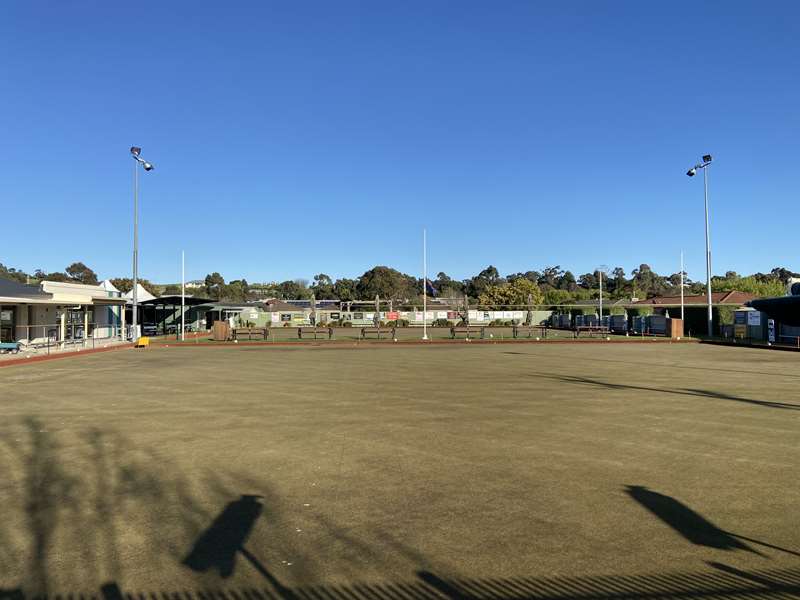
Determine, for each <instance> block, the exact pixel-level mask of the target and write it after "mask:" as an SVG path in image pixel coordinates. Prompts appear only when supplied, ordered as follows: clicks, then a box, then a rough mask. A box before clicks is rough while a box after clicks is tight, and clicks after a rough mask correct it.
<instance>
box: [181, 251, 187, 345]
mask: <svg viewBox="0 0 800 600" xmlns="http://www.w3.org/2000/svg"><path fill="white" fill-rule="evenodd" d="M185 310H186V252H185V251H184V250H181V341H184V340H185V339H186V323H185V321H184V311H185Z"/></svg>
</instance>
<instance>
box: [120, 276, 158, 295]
mask: <svg viewBox="0 0 800 600" xmlns="http://www.w3.org/2000/svg"><path fill="white" fill-rule="evenodd" d="M109 281H111V285H113V286H114V287H115V288H117V289H118V290H119V291H120V292H122V293H123V294H127V293H128V292H130V291H131V290H132V289H133V279H131V278H130V277H112V278H111V279H110V280H109ZM138 281H139V285H141V286H142V287H143V288H144V289H145V290H147V291H148V292H149V293H151V294H153V296H158V288H156V286H155V285H153V284H152V283H151V282H150V281H148V280H147V279H139V280H138Z"/></svg>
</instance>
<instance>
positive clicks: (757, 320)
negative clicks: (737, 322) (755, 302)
mask: <svg viewBox="0 0 800 600" xmlns="http://www.w3.org/2000/svg"><path fill="white" fill-rule="evenodd" d="M747 324H748V325H753V326H755V327H759V326H761V313H760V312H758V311H757V310H751V311H749V312H748V313H747Z"/></svg>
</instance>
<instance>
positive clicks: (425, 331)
mask: <svg viewBox="0 0 800 600" xmlns="http://www.w3.org/2000/svg"><path fill="white" fill-rule="evenodd" d="M422 339H423V340H427V339H428V233H427V231H426V230H425V229H424V228H423V229H422Z"/></svg>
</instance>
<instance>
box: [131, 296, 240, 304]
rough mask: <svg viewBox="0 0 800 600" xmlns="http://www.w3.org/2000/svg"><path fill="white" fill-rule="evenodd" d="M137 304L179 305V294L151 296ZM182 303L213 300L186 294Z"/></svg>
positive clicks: (211, 301) (210, 301)
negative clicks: (150, 298) (149, 298)
mask: <svg viewBox="0 0 800 600" xmlns="http://www.w3.org/2000/svg"><path fill="white" fill-rule="evenodd" d="M139 304H146V305H148V306H154V305H158V306H160V305H162V304H166V305H168V306H180V305H181V295H180V294H170V295H167V296H159V297H158V298H153V299H152V300H143V301H141V300H140V301H139ZM183 304H184V306H200V305H202V304H215V302H214V301H213V300H211V299H209V298H198V297H196V296H190V295H188V294H187V295H186V296H184V298H183ZM237 306H238V305H237Z"/></svg>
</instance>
